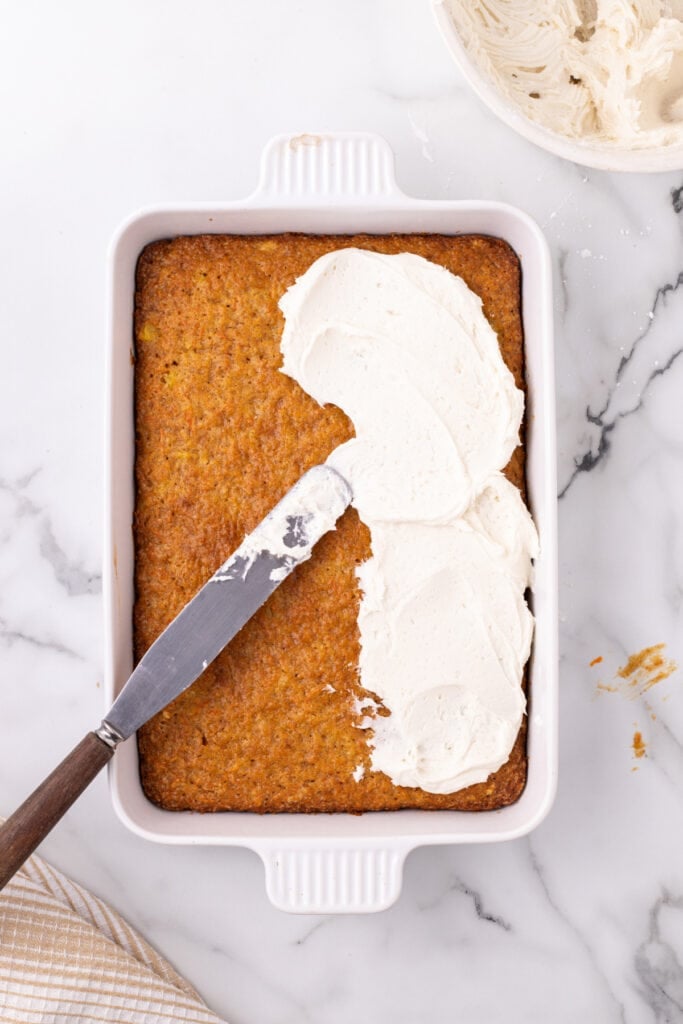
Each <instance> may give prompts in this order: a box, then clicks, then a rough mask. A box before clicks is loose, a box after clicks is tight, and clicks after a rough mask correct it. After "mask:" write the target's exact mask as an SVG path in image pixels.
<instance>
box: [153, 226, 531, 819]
mask: <svg viewBox="0 0 683 1024" xmlns="http://www.w3.org/2000/svg"><path fill="white" fill-rule="evenodd" d="M350 245H354V246H358V247H360V248H367V249H374V250H376V251H378V252H385V253H397V252H405V251H409V252H414V253H417V254H419V255H421V256H425V257H426V258H427V259H429V260H432V261H433V262H435V263H439V264H441V265H442V266H444V267H447V268H448V269H449V270H451V271H452V272H453V273H455V274H459V275H460V276H461V277H462V278H463V279H464V280H465V281H466V282H467V284H468V285H469V286H470V287H471V288H472V289H473V290H474V291H475V292H477V294H478V295H480V296H481V298H482V300H483V303H484V312H485V313H486V315H487V317H488V319H489V320H490V322H491V324H492V326H493V327H494V329H495V330H496V332H497V333H498V337H499V340H500V346H501V351H502V354H503V357H504V359H505V361H506V363H507V365H508V366H509V367H510V369H511V371H512V372H513V374H514V376H515V379H516V381H517V384H518V386H519V387H522V388H523V387H524V366H523V345H522V323H521V315H520V269H519V263H518V260H517V257H516V256H515V254H514V252H513V251H512V250H511V249H510V247H509V246H508V245H507V244H506V243H505V242H503V241H501V240H500V239H496V238H489V237H482V236H472V235H470V236H455V237H447V236H433V235H386V236H370V235H356V236H325V235H294V234H290V235H275V236H268V237H266V236H264V237H255V236H227V235H223V236H221V235H206V236H195V237H191V238H177V239H173V240H171V241H163V242H156V243H153V244H152V245H149V246H147V248H146V249H145V250H144V252H143V253H142V255H141V257H140V260H139V263H138V272H137V292H136V307H135V339H136V364H135V382H136V392H135V394H136V414H135V415H136V421H135V422H136V444H137V452H136V464H135V475H136V484H137V499H136V508H135V547H136V562H135V584H136V595H137V597H136V602H135V612H134V625H135V655H136V658H140V657H141V656H142V654H143V653H144V652H145V651H146V650H147V648H148V647H149V645H150V644H151V643H152V641H153V640H154V639H155V638H156V636H157V635H158V634H159V633H160V632H161V630H162V629H164V627H165V626H166V625H167V624H168V623H169V622H170V621H171V619H172V618H173V617H174V616H175V615H176V614H177V613H178V612H179V611H180V609H181V608H182V607H183V605H184V604H185V603H186V602H187V601H188V600H189V599H190V598H191V597H192V595H193V594H194V593H195V591H196V590H197V589H198V588H199V587H200V586H201V585H202V584H203V583H204V581H205V580H206V579H207V578H208V577H209V576H210V575H211V573H212V572H213V571H214V570H215V569H216V567H217V566H218V565H219V564H220V563H221V562H222V561H223V560H224V559H225V558H226V557H227V556H228V555H229V554H230V552H231V551H233V550H234V549H235V548H236V547H237V545H238V544H239V543H240V541H241V540H242V538H243V537H244V535H245V534H246V533H248V532H249V531H250V530H251V529H253V527H254V526H255V525H256V524H257V523H258V522H259V521H260V519H261V518H262V517H263V516H264V515H265V514H266V512H267V511H268V510H269V509H270V508H271V507H272V505H273V504H274V503H275V501H276V500H277V499H278V498H280V497H281V496H282V495H283V494H284V492H285V491H286V490H287V489H288V488H289V487H291V486H292V484H294V482H295V481H296V480H297V479H298V477H299V476H301V474H302V473H303V472H304V471H305V470H306V469H308V468H309V467H310V466H313V465H315V464H316V463H319V462H323V461H324V460H325V459H326V458H327V456H328V455H329V453H330V452H331V451H332V449H333V448H335V447H336V446H337V445H339V444H341V443H342V442H343V441H346V440H347V439H348V438H349V437H351V436H352V433H353V431H352V427H351V424H350V422H349V420H348V419H347V418H346V416H345V415H344V414H343V413H342V412H341V410H339V409H337V408H336V407H333V406H329V407H326V408H324V409H321V408H320V407H319V406H318V405H317V404H316V402H315V401H314V400H313V399H312V398H310V397H309V396H308V395H307V394H306V393H305V392H304V391H303V390H302V389H301V388H300V387H299V385H298V384H297V383H296V382H294V381H292V380H290V379H289V378H288V377H285V376H284V375H283V374H281V373H279V372H278V368H279V366H280V363H281V357H280V348H279V343H280V335H281V332H282V326H283V320H282V315H281V313H280V311H279V309H278V306H277V303H278V300H279V298H280V296H281V295H282V294H283V292H284V291H285V290H286V289H287V288H288V287H289V285H290V284H292V283H293V282H294V280H295V279H296V278H297V277H298V276H299V275H300V274H302V273H303V272H304V271H305V270H306V269H307V268H308V267H309V266H310V264H311V263H312V262H313V261H314V260H315V259H317V258H318V257H319V256H321V255H322V254H323V253H326V252H329V251H330V250H333V249H338V248H342V247H344V246H350ZM506 474H507V476H508V477H509V478H510V479H511V480H512V481H513V483H515V484H516V485H517V486H519V487H521V488H523V487H524V452H523V449H522V448H521V447H520V448H518V449H517V451H516V452H515V454H514V455H513V457H512V459H511V461H510V464H509V466H508V467H507V470H506ZM369 554H370V539H369V533H368V530H367V528H366V527H365V526H364V525H363V523H361V522H360V520H359V519H358V516H357V515H356V513H355V512H354V511H353V510H350V511H348V512H347V513H346V514H345V515H344V516H343V517H342V519H341V520H340V522H339V524H338V529H337V530H336V531H335V532H333V533H330V534H328V535H327V536H325V537H324V538H323V539H322V540H321V541H320V543H319V545H318V546H317V547H316V551H315V557H314V558H312V559H311V560H310V561H309V562H307V563H306V564H304V565H303V566H301V567H300V568H299V569H297V571H296V572H295V573H294V574H293V575H292V576H291V577H289V579H287V580H286V581H285V582H284V583H283V584H282V586H281V587H279V589H278V590H277V591H276V592H275V593H274V595H273V596H272V597H271V598H270V600H269V601H268V603H267V604H266V605H265V606H264V607H263V608H262V609H261V610H260V611H259V612H258V613H257V615H255V616H254V618H253V619H252V620H251V622H249V623H248V624H247V625H246V626H245V628H244V629H243V630H242V631H241V632H240V633H239V634H238V636H237V637H236V638H235V639H234V640H233V641H232V643H231V644H230V645H229V647H228V648H227V649H226V650H225V651H224V652H223V654H221V655H220V657H219V658H217V659H216V661H215V662H214V663H213V664H212V665H210V666H209V668H208V669H207V670H206V671H205V672H204V673H203V675H202V676H201V677H200V679H198V680H197V682H196V683H195V684H194V685H193V686H192V687H190V689H188V690H187V691H186V692H185V693H184V694H182V695H181V696H180V697H178V699H177V700H176V701H174V703H173V704H172V705H170V706H169V707H168V708H167V709H166V710H165V711H162V712H161V713H160V714H159V715H157V716H156V718H154V719H153V720H152V721H151V722H149V723H148V724H147V725H146V726H145V727H144V728H143V729H141V730H140V733H139V738H138V742H139V749H140V762H141V776H142V783H143V786H144V789H145V792H146V794H147V796H148V797H149V798H150V799H151V800H153V801H154V802H155V803H157V804H159V805H161V806H162V807H165V808H167V809H170V810H186V809H191V810H200V811H218V810H243V811H259V812H266V811H308V812H310V811H351V812H361V811H369V810H386V809H398V808H405V807H413V808H415V807H419V808H433V809H438V808H441V809H445V808H449V809H458V810H488V809H492V808H497V807H502V806H504V805H506V804H509V803H512V802H514V801H515V800H516V799H517V798H518V797H519V795H520V793H521V791H522V789H523V788H524V784H525V781H526V724H524V725H523V726H522V729H521V731H520V735H519V737H518V738H517V742H516V743H515V747H514V749H513V751H512V754H511V756H510V759H509V761H508V762H507V764H505V765H504V766H503V767H502V768H501V769H500V771H498V772H497V773H496V774H495V775H493V776H492V777H491V778H489V779H488V780H487V782H485V783H482V784H480V785H476V786H471V787H469V788H468V789H465V790H462V791H461V792H459V793H453V794H450V795H447V796H439V795H433V794H430V793H426V792H424V791H422V790H420V789H410V788H404V787H398V786H394V785H393V784H392V783H391V781H390V780H389V779H388V778H387V777H386V776H385V775H383V774H381V773H379V772H372V771H367V772H366V774H365V777H364V778H363V779H362V780H361V781H360V782H355V781H354V779H353V777H352V772H353V771H354V769H355V768H356V766H357V765H359V764H363V765H365V766H368V764H369V758H368V747H367V734H366V733H364V732H363V731H361V730H359V729H358V728H356V727H355V725H354V720H353V714H352V710H351V703H350V702H351V699H352V698H353V697H354V696H357V695H358V694H359V692H360V691H359V689H358V680H357V670H356V666H357V663H358V627H357V615H358V602H359V593H358V587H357V583H356V579H355V569H356V566H357V565H358V564H359V563H361V562H363V561H364V560H365V559H367V558H368V556H369Z"/></svg>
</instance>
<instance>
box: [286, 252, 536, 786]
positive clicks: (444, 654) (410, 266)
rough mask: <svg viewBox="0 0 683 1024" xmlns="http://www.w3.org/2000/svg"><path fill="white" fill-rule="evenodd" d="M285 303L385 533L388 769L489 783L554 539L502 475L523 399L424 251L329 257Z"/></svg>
mask: <svg viewBox="0 0 683 1024" xmlns="http://www.w3.org/2000/svg"><path fill="white" fill-rule="evenodd" d="M280 308H281V309H282V312H283V313H284V315H285V328H284V332H283V335H282V343H281V349H282V354H283V366H282V370H283V372H284V373H286V374H288V375H289V376H290V377H292V378H293V379H294V380H296V381H298V382H299V384H301V386H302V387H303V388H304V389H305V390H306V391H307V392H308V393H309V394H310V395H312V396H313V398H315V399H316V400H317V401H318V402H319V403H320V404H321V405H325V404H327V403H333V404H335V405H337V406H339V407H340V408H341V409H343V410H344V412H346V413H347V415H348V416H349V417H350V419H351V420H352V422H353V424H354V427H355V431H356V436H355V437H354V438H352V439H351V440H350V441H348V442H347V443H346V444H343V445H340V446H339V447H338V448H337V449H336V450H335V451H334V452H333V453H332V454H331V456H330V458H329V459H328V462H329V464H330V465H331V466H333V467H334V468H335V469H337V470H338V471H339V472H340V473H341V474H342V476H343V477H344V478H345V479H346V480H348V481H349V483H350V484H351V489H352V491H353V501H352V503H353V505H354V506H355V507H356V509H357V510H358V513H359V515H360V517H361V519H362V520H363V522H365V523H366V525H367V526H368V527H369V528H370V532H371V538H372V556H371V558H370V559H369V560H368V561H367V562H365V564H364V565H362V566H361V567H360V568H359V570H358V578H359V582H360V587H361V590H362V599H361V604H360V610H359V617H358V624H359V630H360V638H361V652H360V660H359V672H360V682H361V685H362V686H363V688H364V689H365V690H366V691H368V692H369V693H371V694H373V695H375V696H376V698H377V701H373V700H371V699H370V698H366V699H365V700H364V701H363V702H362V711H363V712H364V714H363V717H362V719H361V724H362V726H363V727H364V728H368V729H371V730H372V733H371V736H370V740H369V742H370V747H371V765H372V769H373V770H375V771H382V772H385V773H386V774H387V775H388V776H389V777H390V778H391V779H392V781H393V782H394V783H395V784H396V785H401V786H419V787H421V788H422V789H425V790H428V791H429V792H432V793H451V792H455V791H456V790H458V789H462V788H464V787H466V786H469V785H471V784H473V783H475V782H483V781H484V780H485V779H486V778H488V776H489V775H490V774H491V773H492V772H495V771H496V770H497V769H498V768H500V767H501V765H503V764H504V763H505V761H506V760H507V759H508V757H509V755H510V751H511V749H512V746H513V744H514V741H515V737H516V736H517V733H518V730H519V727H520V724H521V720H522V716H523V714H524V709H525V700H524V694H523V692H522V688H521V679H522V674H523V670H524V665H525V662H526V660H527V658H528V656H529V651H530V645H531V637H532V629H533V619H532V616H531V613H530V611H529V609H528V607H527V605H526V602H525V598H524V594H525V590H526V588H527V586H528V585H529V581H530V574H531V560H532V558H533V557H534V555H535V553H536V550H537V537H536V531H535V528H534V525H533V522H532V520H531V517H530V515H529V512H528V510H527V508H526V506H525V505H524V502H523V501H522V499H521V496H520V494H519V492H518V490H517V489H516V488H515V487H514V486H513V485H512V484H511V483H509V482H508V481H507V480H506V478H505V477H504V476H503V475H502V473H501V470H502V469H503V468H504V467H505V465H506V464H507V462H508V461H509V458H510V456H511V454H512V452H513V450H514V448H515V447H516V445H517V443H518V434H519V426H520V422H521V418H522V414H523V406H524V400H523V394H522V392H520V391H519V389H518V388H517V387H516V386H515V383H514V380H513V377H512V374H511V373H510V371H509V370H508V369H507V367H506V365H505V363H504V361H503V359H502V357H501V355H500V350H499V347H498V341H497V338H496V335H495V333H494V331H493V330H492V328H491V326H490V325H489V323H488V321H487V320H486V317H485V316H484V314H483V312H482V304H481V300H480V299H479V298H478V297H477V296H476V295H475V294H474V293H473V292H472V291H471V290H470V289H469V288H468V287H467V285H466V284H465V283H464V281H462V280H461V279H460V278H458V277H455V276H454V275H453V274H451V273H450V272H449V271H447V270H445V269H444V268H443V267H439V266H436V265H435V264H433V263H430V262H429V261H427V260H425V259H423V258H422V257H419V256H415V255H411V254H408V253H402V254H400V255H396V256H386V255H381V254H378V253H374V252H369V251H363V250H359V249H343V250H339V251H337V252H333V253H329V254H327V255H325V256H322V257H321V258H320V259H318V260H317V261H316V262H315V263H314V264H313V265H312V266H311V267H310V268H309V269H308V270H307V272H306V273H305V274H304V275H303V276H302V277H300V278H299V279H298V280H297V281H296V283H295V284H294V285H293V286H292V287H291V288H290V289H289V290H288V291H287V292H286V294H285V295H284V296H283V297H282V299H281V300H280Z"/></svg>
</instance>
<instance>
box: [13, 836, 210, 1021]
mask: <svg viewBox="0 0 683 1024" xmlns="http://www.w3.org/2000/svg"><path fill="white" fill-rule="evenodd" d="M0 820H2V819H0ZM9 1021H11V1022H12V1024H15V1022H21V1024H48V1022H49V1024H72V1022H74V1021H117V1022H120V1024H129V1022H130V1024H161V1022H162V1021H163V1022H172V1021H185V1022H187V1024H221V1022H220V1021H219V1018H218V1017H216V1016H215V1015H214V1014H213V1013H211V1012H210V1011H209V1010H208V1009H207V1008H206V1006H205V1005H204V1003H203V1002H202V1001H201V999H200V998H199V996H198V995H197V993H196V992H195V990H194V989H193V988H192V986H191V985H189V984H188V983H187V982H186V981H184V980H183V978H181V977H180V976H179V975H178V974H176V972H175V971H174V970H173V968H172V967H171V966H170V965H169V964H168V963H167V962H166V961H165V960H164V959H162V957H160V956H159V954H158V953H156V952H155V951H154V950H153V949H152V947H151V946H149V945H148V944H147V943H146V942H145V941H144V940H143V939H141V938H140V936H139V935H137V934H136V932H134V931H133V929H132V928H131V927H130V925H128V924H126V922H125V921H124V920H123V918H122V917H120V916H119V915H118V914H117V913H116V912H115V911H114V910H112V909H111V907H108V906H107V904H106V903H103V902H102V900H100V899H97V897H95V896H93V895H92V894H91V893H89V892H87V891H86V890H85V889H83V888H82V887H81V886H80V885H76V884H75V882H72V881H70V880H69V879H68V878H66V877H65V876H64V875H62V874H60V873H59V872H58V871H55V869H54V868H51V867H50V866H49V865H48V864H46V863H45V861H42V860H40V859H39V858H38V857H32V858H31V859H30V860H29V861H27V863H26V864H25V865H24V867H23V868H22V869H21V871H20V872H19V873H18V874H17V875H16V876H15V877H14V878H13V879H12V881H11V882H10V883H9V885H8V886H6V887H5V889H4V890H3V892H1V893H0V1022H2V1024H5V1022H9Z"/></svg>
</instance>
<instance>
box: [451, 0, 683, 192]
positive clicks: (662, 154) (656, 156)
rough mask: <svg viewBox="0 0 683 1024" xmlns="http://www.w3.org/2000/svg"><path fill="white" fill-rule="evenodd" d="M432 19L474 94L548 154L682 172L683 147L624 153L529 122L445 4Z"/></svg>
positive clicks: (615, 166)
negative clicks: (478, 58)
mask: <svg viewBox="0 0 683 1024" xmlns="http://www.w3.org/2000/svg"><path fill="white" fill-rule="evenodd" d="M431 6H432V12H433V15H434V19H435V21H436V24H437V26H438V28H439V31H440V33H441V37H442V39H443V40H444V42H445V44H446V47H447V48H448V50H449V51H450V54H451V56H452V57H453V59H454V60H455V62H456V64H457V65H458V67H459V68H460V70H461V71H462V73H463V75H464V77H465V79H466V80H467V82H468V83H469V85H470V86H471V87H472V89H473V90H474V92H475V93H476V94H477V96H479V98H480V99H481V100H482V101H483V103H485V104H486V106H487V107H488V108H489V110H491V111H492V112H493V113H494V114H495V115H496V116H497V117H498V118H500V120H501V121H503V122H504V123H505V124H507V125H508V126H509V127H510V128H513V129H514V131H516V132H517V134H518V135H521V136H522V137H523V138H525V139H528V141H529V142H533V143H534V144H535V145H537V146H540V147H541V149H545V150H546V151H547V152H549V153H554V154H555V155H556V156H561V157H563V158H564V159H565V160H570V161H571V162H572V163H577V164H583V165H584V166H585V167H592V168H595V169H596V170H600V171H621V172H636V173H637V172H645V173H648V174H658V173H660V174H664V173H666V172H668V171H680V170H682V169H683V143H681V144H680V145H676V146H660V147H658V148H657V149H626V148H624V147H623V146H621V147H619V146H607V145H595V144H590V143H587V142H582V141H580V140H574V139H568V138H566V137H565V136H563V135H560V134H559V133H558V132H553V131H551V130H550V129H549V128H544V127H543V125H540V124H537V123H536V122H535V121H532V120H531V119H530V118H528V117H527V116H526V115H525V114H523V113H522V112H521V110H520V109H519V107H518V106H517V105H516V104H515V103H513V102H511V101H509V100H507V99H506V98H505V96H503V94H502V93H501V92H500V91H499V90H498V89H497V88H496V86H494V85H493V84H492V83H491V82H490V80H489V79H488V78H487V77H486V76H485V75H484V74H483V72H482V71H481V70H480V69H479V67H478V66H477V64H476V63H475V62H474V61H473V60H472V58H471V57H470V55H469V53H468V52H467V49H466V48H465V45H464V43H463V41H462V39H461V38H460V34H459V33H458V30H457V28H456V27H455V24H454V22H453V18H452V16H451V13H450V10H449V8H448V2H447V0H431Z"/></svg>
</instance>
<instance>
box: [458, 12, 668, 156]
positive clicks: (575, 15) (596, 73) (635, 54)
mask: <svg viewBox="0 0 683 1024" xmlns="http://www.w3.org/2000/svg"><path fill="white" fill-rule="evenodd" d="M447 3H448V7H449V10H450V12H451V15H452V17H453V20H454V23H455V25H456V28H457V29H458V32H459V34H460V36H461V38H462V40H463V42H464V44H465V47H466V48H467V50H468V52H469V53H470V55H471V56H472V58H473V59H474V60H475V62H476V63H477V64H478V66H479V67H480V69H481V70H482V71H483V72H484V74H485V75H486V77H487V78H489V79H490V80H491V81H492V82H493V84H494V85H495V86H496V87H497V88H498V89H499V90H500V91H501V92H502V93H503V94H504V95H506V96H507V97H508V98H509V99H510V100H512V101H513V102H514V103H515V104H516V105H517V106H518V107H519V108H520V110H521V111H522V113H524V114H525V115H526V117H528V118H530V119H531V120H532V121H536V122H537V123H539V124H541V125H543V126H544V127H545V128H549V129H550V130H551V131H554V132H556V133H558V134H560V135H564V136H566V137H568V138H570V139H584V140H586V141H589V142H591V143H605V144H607V145H611V146H620V147H625V148H628V149H642V148H645V147H647V148H649V147H660V146H669V145H676V144H679V143H683V3H681V0H669V2H666V0H633V2H629V3H626V2H625V0H548V2H547V3H541V4H539V3H535V2H533V0H447Z"/></svg>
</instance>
